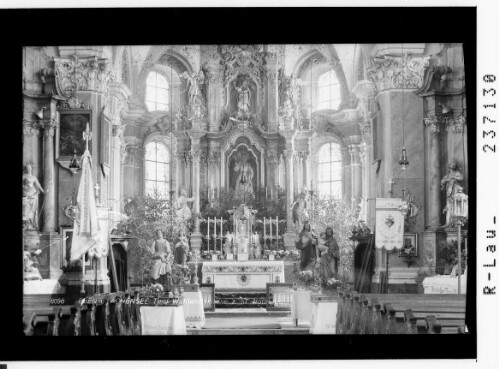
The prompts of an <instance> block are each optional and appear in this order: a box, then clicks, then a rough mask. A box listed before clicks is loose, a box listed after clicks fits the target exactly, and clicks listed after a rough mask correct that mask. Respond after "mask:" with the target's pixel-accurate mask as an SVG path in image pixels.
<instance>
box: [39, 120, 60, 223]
mask: <svg viewBox="0 0 499 369" xmlns="http://www.w3.org/2000/svg"><path fill="white" fill-rule="evenodd" d="M42 126H43V129H44V134H43V189H44V190H45V194H44V196H45V197H44V199H43V204H44V206H43V210H42V214H43V231H44V232H55V230H56V229H55V227H56V224H55V214H56V212H55V176H54V133H55V128H56V127H57V122H56V120H55V119H53V118H50V119H46V120H44V121H43V123H42Z"/></svg>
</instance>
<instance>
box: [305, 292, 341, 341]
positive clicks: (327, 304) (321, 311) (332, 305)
mask: <svg viewBox="0 0 499 369" xmlns="http://www.w3.org/2000/svg"><path fill="white" fill-rule="evenodd" d="M337 312H338V302H337V301H317V300H315V301H312V319H311V321H310V334H336V313H337Z"/></svg>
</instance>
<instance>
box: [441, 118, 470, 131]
mask: <svg viewBox="0 0 499 369" xmlns="http://www.w3.org/2000/svg"><path fill="white" fill-rule="evenodd" d="M445 123H446V125H447V127H452V131H453V132H454V133H463V131H464V126H465V125H466V118H465V117H464V116H463V115H460V116H459V117H457V118H456V119H454V118H450V119H447V120H446V122H445Z"/></svg>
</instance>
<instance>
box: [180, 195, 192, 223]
mask: <svg viewBox="0 0 499 369" xmlns="http://www.w3.org/2000/svg"><path fill="white" fill-rule="evenodd" d="M192 201H194V198H193V197H191V198H188V197H187V193H186V192H185V190H182V191H181V192H180V197H179V198H178V199H177V216H178V217H179V219H180V220H182V221H184V222H188V221H189V220H190V219H191V218H192V212H191V209H189V205H187V203H188V202H192Z"/></svg>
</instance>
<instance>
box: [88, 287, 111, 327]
mask: <svg viewBox="0 0 499 369" xmlns="http://www.w3.org/2000/svg"><path fill="white" fill-rule="evenodd" d="M107 295H108V294H101V295H95V296H92V297H93V298H94V300H95V301H94V303H95V333H96V335H97V336H111V335H112V330H111V327H110V324H109V304H108V300H107Z"/></svg>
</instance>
